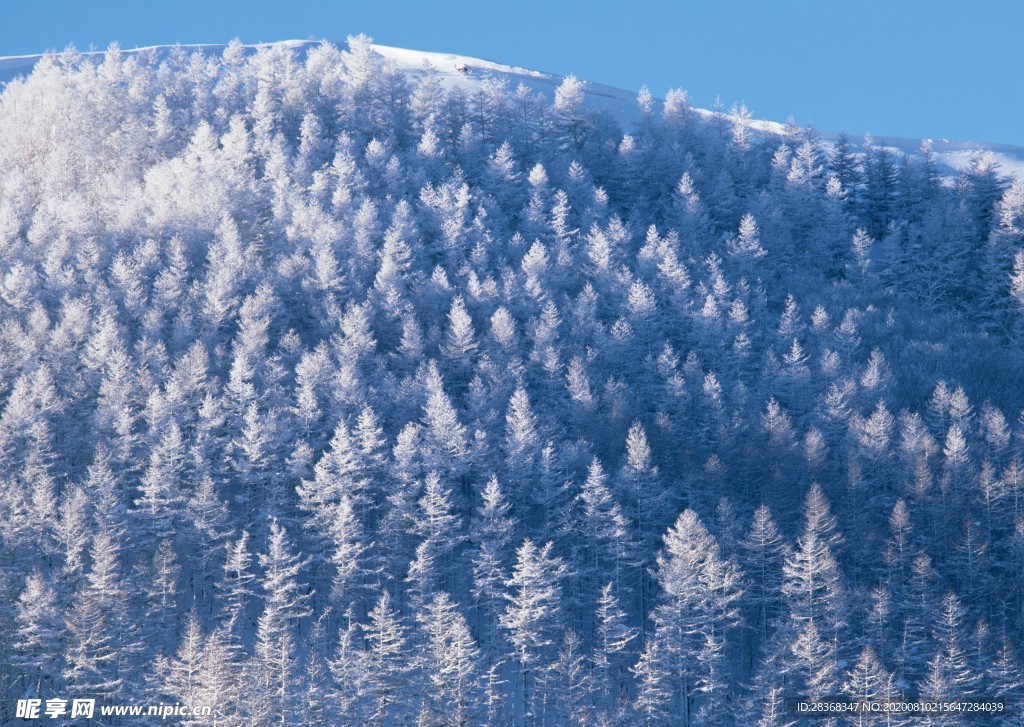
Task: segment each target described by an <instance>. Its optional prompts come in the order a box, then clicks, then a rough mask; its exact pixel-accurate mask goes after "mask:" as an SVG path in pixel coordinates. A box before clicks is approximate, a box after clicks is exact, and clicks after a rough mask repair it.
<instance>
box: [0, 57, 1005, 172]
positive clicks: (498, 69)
mask: <svg viewBox="0 0 1024 727" xmlns="http://www.w3.org/2000/svg"><path fill="white" fill-rule="evenodd" d="M319 43H320V41H301V40H286V41H278V42H276V43H274V44H272V45H284V46H287V47H290V48H293V49H295V50H296V51H300V52H301V51H303V50H308V49H310V48H312V47H314V46H316V45H318V44H319ZM264 45H271V44H254V45H247V46H245V47H246V48H247V49H250V50H252V51H255V50H256V49H258V48H260V47H261V46H264ZM338 45H339V46H343V45H344V44H338ZM173 47H174V46H149V47H146V48H136V49H132V50H122V53H142V52H153V53H156V54H157V55H160V54H165V53H168V52H170V50H171V49H172V48H173ZM180 47H181V48H182V49H184V50H186V51H200V52H202V53H205V54H209V55H219V54H220V53H222V52H223V51H224V48H225V46H224V45H183V46H180ZM374 48H375V49H376V50H377V52H379V53H380V54H381V55H382V56H384V57H385V58H387V59H388V60H389V61H391V62H392V63H393V64H394V65H395V67H396V68H398V69H400V70H401V71H402V72H403V73H405V74H407V75H408V76H409V77H410V78H418V77H421V76H423V75H424V74H425V73H426V68H427V64H429V65H430V66H432V67H433V70H434V71H435V72H436V74H437V76H438V78H439V79H440V80H441V82H442V83H443V84H444V85H445V86H447V87H449V88H456V87H457V88H461V89H463V90H466V91H474V90H476V89H478V88H479V87H480V85H481V84H482V83H483V81H484V80H485V79H486V78H488V77H493V78H496V79H499V80H505V81H507V82H508V85H509V88H510V90H514V89H515V88H516V87H517V86H518V85H519V84H524V85H525V86H526V87H528V88H529V89H531V90H532V91H536V92H540V93H543V94H544V95H545V96H548V97H549V98H550V97H552V96H554V93H555V90H556V89H557V88H558V86H559V85H560V84H561V83H562V80H563V78H564V77H563V76H558V75H555V74H552V73H543V72H541V71H534V70H530V69H528V68H519V67H517V66H509V65H505V64H502V63H496V62H494V61H488V60H483V59H480V58H472V57H470V56H464V55H459V54H456V53H435V52H430V51H417V50H409V49H407V48H393V47H391V46H385V45H375V46H374ZM82 55H83V56H94V57H101V56H102V55H103V51H95V52H89V53H83V54H82ZM40 58H42V55H26V56H7V57H0V87H2V86H3V85H4V84H6V83H8V82H10V81H11V80H13V79H15V78H17V77H19V76H23V75H27V74H28V73H31V71H32V68H33V67H34V66H35V64H36V63H37V62H38V61H39V59H40ZM460 66H465V68H466V71H465V72H460V71H459V67H460ZM681 80H682V79H681ZM636 96H637V94H636V93H635V92H632V91H626V90H623V89H620V88H614V87H612V86H606V85H603V84H600V83H592V82H587V84H586V88H585V100H586V104H587V105H588V106H593V107H601V108H603V109H605V110H607V111H608V112H609V113H610V114H611V115H612V116H613V117H614V118H615V119H616V120H617V121H619V122H620V123H621V124H622V125H623V126H624V127H626V128H627V129H628V127H629V126H630V125H631V124H632V122H634V121H635V120H636V119H637V117H638V110H637V105H636ZM695 111H697V113H699V114H701V115H703V116H706V117H710V116H711V115H712V114H713V113H714V112H712V111H708V110H705V109H695ZM730 118H731V117H730ZM748 125H749V126H750V128H751V129H752V130H753V131H755V132H758V133H761V134H775V135H780V136H781V135H785V133H786V132H785V126H784V125H783V124H781V123H778V122H774V121H765V120H758V119H751V120H750V121H749V122H748ZM818 133H819V137H820V138H821V139H822V141H824V142H825V143H827V144H831V143H832V142H834V141H835V139H836V138H837V137H838V136H839V135H838V134H837V133H835V132H827V131H819V132H818ZM929 141H930V142H931V145H932V151H933V152H934V154H935V158H936V161H937V163H938V164H939V165H940V167H942V168H944V170H945V171H946V172H947V173H951V174H952V173H956V172H959V171H963V170H965V169H967V168H969V167H970V165H971V162H972V160H973V159H974V158H975V157H976V156H977V155H978V154H979V153H987V154H990V155H991V156H992V158H993V160H994V161H995V162H996V163H997V164H998V165H999V167H1000V168H1001V170H1002V171H1003V172H1004V173H1006V174H1008V175H1010V176H1013V177H1016V178H1018V179H1024V148H1022V147H1018V146H1012V145H1010V144H999V143H992V142H982V141H955V140H952V141H951V140H949V139H930V140H929ZM921 142H922V140H921V139H906V138H900V137H891V136H876V137H874V143H875V144H878V145H881V146H885V147H888V148H890V149H892V150H894V151H896V152H899V153H900V154H910V155H914V154H917V153H918V150H919V149H920V147H921ZM850 143H851V146H852V147H853V149H854V151H860V150H862V148H863V139H861V138H858V137H856V136H853V135H851V136H850Z"/></svg>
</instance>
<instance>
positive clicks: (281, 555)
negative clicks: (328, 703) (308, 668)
mask: <svg viewBox="0 0 1024 727" xmlns="http://www.w3.org/2000/svg"><path fill="white" fill-rule="evenodd" d="M292 548H293V546H292V545H291V543H290V542H289V540H288V536H287V533H285V530H284V528H283V527H282V526H281V525H280V524H279V523H278V522H277V520H271V522H270V537H269V540H268V542H267V552H266V553H260V555H259V562H260V565H261V566H262V567H263V571H264V575H263V579H262V583H261V585H262V591H263V611H262V613H261V614H260V617H259V620H258V622H257V624H256V649H255V662H254V665H253V666H254V674H253V677H254V683H255V687H256V699H257V705H256V708H255V709H254V712H255V714H258V715H261V716H262V719H264V720H265V721H266V723H268V724H289V723H292V722H293V721H294V720H295V719H297V718H298V717H299V710H298V708H297V704H298V699H299V683H300V680H299V674H298V663H297V658H298V656H297V653H296V640H295V630H296V624H297V622H298V620H299V619H302V618H304V617H306V616H308V615H309V610H308V607H307V606H306V602H307V601H308V600H309V597H310V594H308V593H303V587H302V585H301V583H300V582H299V580H298V575H299V573H300V572H301V571H302V569H303V568H304V567H305V565H306V563H307V562H308V561H306V560H303V559H300V558H299V556H297V555H295V554H294V553H293V552H292Z"/></svg>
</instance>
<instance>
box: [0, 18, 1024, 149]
mask: <svg viewBox="0 0 1024 727" xmlns="http://www.w3.org/2000/svg"><path fill="white" fill-rule="evenodd" d="M359 32H363V33H367V34H369V35H371V36H373V37H374V39H375V40H376V41H377V42H378V43H383V44H386V45H397V46H403V47H408V48H415V49H418V50H433V51H447V52H455V53H463V54H466V55H471V56H476V57H481V58H487V59H490V60H494V61H498V62H502V63H508V64H511V65H519V66H525V67H529V68H535V69H538V70H543V71H550V72H553V73H559V74H566V73H570V72H572V73H575V74H576V75H577V76H579V77H581V78H583V79H586V80H591V81H599V82H601V83H607V84H609V85H613V86H619V87H622V88H628V89H631V90H636V89H638V88H639V87H640V86H641V85H642V84H644V83H646V84H647V85H648V86H649V87H650V89H651V90H652V92H654V94H655V95H657V96H663V95H664V93H665V91H666V90H667V89H668V88H671V87H673V86H676V87H680V88H685V89H686V90H687V91H689V93H690V96H691V99H692V100H693V102H694V104H695V105H699V106H705V107H707V106H710V105H711V104H712V103H713V102H714V100H715V98H716V96H720V97H721V99H722V101H723V102H724V103H725V104H726V105H727V106H729V105H731V104H732V102H734V101H745V102H746V104H747V106H748V107H749V108H750V109H751V111H753V112H754V115H755V116H757V117H759V118H766V119H771V120H775V121H785V120H786V119H787V117H789V116H792V117H793V118H794V119H795V120H796V121H797V122H798V123H801V124H813V125H815V126H817V127H818V128H821V129H828V130H840V129H845V130H847V131H849V132H850V133H851V134H863V133H865V132H870V133H872V134H875V135H878V136H881V135H893V136H908V137H925V136H927V137H933V138H950V139H970V140H976V141H991V142H1004V143H1010V144H1017V145H1021V146H1024V123H1022V120H1024V43H1022V40H1024V2H1020V1H1019V0H987V1H986V0H975V2H973V3H968V2H966V0H960V1H954V0H888V1H887V2H881V1H879V0H860V2H842V1H841V0H784V1H781V2H768V1H767V0H761V1H760V2H757V1H755V0H702V1H701V2H693V1H692V0H675V1H674V2H673V1H672V0H665V1H662V2H659V1H654V0H639V1H634V2H631V3H628V4H627V3H623V2H603V1H601V0H594V1H592V2H562V3H559V2H555V1H553V0H548V1H547V2H539V1H535V0H516V1H515V2H501V3H493V2H485V1H483V0H477V1H476V2H474V1H473V0H461V1H460V2H451V1H449V0H444V1H443V2H441V1H437V0H419V1H418V2H405V1H403V2H387V1H386V0H377V1H376V2H373V1H360V2H356V1H353V0H334V1H333V2H327V1H323V0H321V1H319V2H316V1H304V0H289V1H288V2H281V1H280V0H278V1H277V2H264V1H263V0H248V1H247V2H237V1H235V0H231V1H228V2H216V1H215V0H206V1H204V2H203V1H197V0H165V1H164V2H160V3H151V2H146V1H145V0H142V1H139V0H137V1H136V2H103V1H102V0H96V1H93V2H83V0H76V1H75V2H66V1H64V0H51V2H46V3H42V2H39V3H36V2H31V0H21V1H20V2H19V1H18V0H8V1H7V2H4V3H2V7H0V55H20V54H28V53H36V52H40V51H42V50H46V49H61V48H63V47H65V46H66V45H68V44H69V43H71V44H74V45H76V46H77V47H78V48H80V49H83V50H85V49H89V48H90V47H95V48H98V49H102V48H105V47H106V46H107V45H108V44H109V43H110V42H111V41H115V40H116V41H118V42H120V43H121V45H122V47H124V48H131V47H135V46H140V45H154V44H164V43H174V42H181V43H224V42H226V41H228V40H230V39H231V38H233V37H239V38H241V39H242V40H243V41H244V42H247V43H251V42H257V41H271V40H284V39H289V38H325V39H328V40H336V41H344V38H345V36H347V35H349V34H353V33H359Z"/></svg>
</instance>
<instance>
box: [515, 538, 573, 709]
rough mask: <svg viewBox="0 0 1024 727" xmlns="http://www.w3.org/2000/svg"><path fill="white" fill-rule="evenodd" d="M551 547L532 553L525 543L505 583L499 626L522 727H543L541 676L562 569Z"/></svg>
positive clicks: (553, 632) (557, 616) (556, 616)
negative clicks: (514, 672) (513, 668)
mask: <svg viewBox="0 0 1024 727" xmlns="http://www.w3.org/2000/svg"><path fill="white" fill-rule="evenodd" d="M552 548H553V546H552V544H551V543H548V544H546V545H544V546H543V547H541V548H538V547H537V546H536V545H535V544H534V543H533V541H531V540H525V541H523V544H522V545H520V546H519V549H518V550H517V551H516V564H515V567H514V569H513V571H512V576H511V578H509V581H508V588H509V590H510V592H509V593H508V595H507V598H508V604H507V607H506V608H505V612H504V613H503V614H502V616H501V619H500V624H501V626H502V628H504V629H505V630H506V631H507V637H508V640H509V643H510V644H511V645H512V647H513V650H514V654H515V658H516V661H517V662H518V664H519V673H518V684H517V695H518V699H519V700H520V701H521V704H522V707H523V710H524V719H525V720H526V722H527V723H528V724H533V723H543V720H544V719H546V716H545V714H544V713H543V710H544V708H543V705H544V694H543V693H541V694H538V692H542V691H543V689H542V685H543V682H544V676H545V672H546V671H547V669H548V668H550V667H551V665H552V664H553V663H554V658H553V655H552V649H553V647H554V644H555V643H556V637H557V634H558V633H559V626H560V621H561V593H562V588H561V580H562V579H563V578H564V577H565V576H566V573H567V569H566V566H565V564H564V563H563V562H562V559H561V558H558V557H557V556H554V555H552V553H551V551H552Z"/></svg>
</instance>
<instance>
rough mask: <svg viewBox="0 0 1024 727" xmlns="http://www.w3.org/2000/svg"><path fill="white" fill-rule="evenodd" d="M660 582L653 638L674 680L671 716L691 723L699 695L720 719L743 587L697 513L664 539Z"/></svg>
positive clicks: (704, 709)
mask: <svg viewBox="0 0 1024 727" xmlns="http://www.w3.org/2000/svg"><path fill="white" fill-rule="evenodd" d="M657 581H658V585H659V586H660V587H661V595H660V597H659V600H658V605H657V606H656V607H655V610H654V614H653V620H654V624H655V633H654V635H653V637H652V638H653V639H655V640H658V641H660V642H662V644H663V646H662V647H661V649H660V651H662V653H663V656H662V658H663V659H664V660H665V662H664V663H665V664H666V668H667V669H669V673H670V674H671V675H672V676H671V681H672V683H673V684H674V687H673V690H672V692H673V694H672V696H671V700H670V711H671V712H672V713H674V714H678V715H681V716H682V718H683V721H684V722H685V723H686V724H689V723H691V721H692V720H693V719H694V717H695V716H696V714H695V710H694V703H695V702H696V700H697V697H698V695H699V694H700V695H702V696H703V699H704V702H703V703H702V704H701V705H700V707H701V710H700V714H701V715H704V716H709V715H712V714H714V713H715V712H716V711H717V712H718V713H719V715H721V714H722V712H721V710H720V707H721V705H722V703H721V700H723V699H724V698H725V694H724V690H723V689H722V684H721V678H722V677H721V674H720V671H721V670H722V669H723V668H724V666H723V664H724V661H725V658H726V653H725V646H726V636H727V634H728V632H729V631H730V629H732V628H733V627H734V626H736V625H737V624H738V622H739V610H738V605H739V604H738V603H737V601H738V600H739V598H740V597H741V595H742V593H743V588H742V585H741V582H740V572H739V568H738V566H737V565H736V563H735V562H734V561H732V560H726V559H724V558H723V557H722V556H721V554H720V552H719V547H718V543H717V542H716V541H715V538H714V537H713V536H712V535H711V534H710V533H709V532H708V531H707V529H706V528H705V527H704V525H703V524H702V523H701V521H700V519H699V518H698V517H697V514H696V513H695V512H693V510H684V511H683V512H682V514H680V516H679V518H678V520H676V523H675V525H673V526H672V527H671V528H670V529H669V531H668V533H667V534H666V535H665V547H664V549H663V550H662V551H661V552H660V553H659V554H658V557H657Z"/></svg>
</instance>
